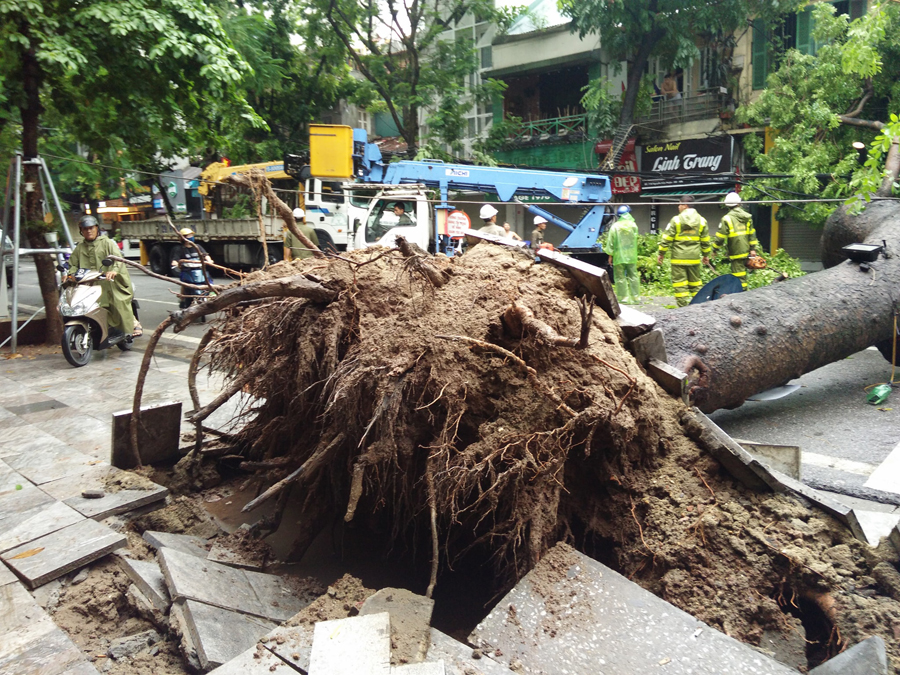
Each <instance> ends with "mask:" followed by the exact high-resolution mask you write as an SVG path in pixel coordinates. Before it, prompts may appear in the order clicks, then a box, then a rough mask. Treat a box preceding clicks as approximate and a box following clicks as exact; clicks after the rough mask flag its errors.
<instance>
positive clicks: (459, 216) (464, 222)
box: [445, 211, 472, 238]
mask: <svg viewBox="0 0 900 675" xmlns="http://www.w3.org/2000/svg"><path fill="white" fill-rule="evenodd" d="M471 226H472V221H471V220H469V216H468V215H466V214H465V213H464V212H462V211H451V212H450V215H449V216H447V231H446V232H445V234H447V235H448V236H450V237H454V238H455V237H462V236H464V235H465V233H466V230H468V229H469V228H470V227H471Z"/></svg>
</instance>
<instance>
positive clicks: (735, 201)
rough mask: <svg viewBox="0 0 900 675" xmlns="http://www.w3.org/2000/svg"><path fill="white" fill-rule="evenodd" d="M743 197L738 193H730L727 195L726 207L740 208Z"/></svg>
mask: <svg viewBox="0 0 900 675" xmlns="http://www.w3.org/2000/svg"><path fill="white" fill-rule="evenodd" d="M740 205H741V196H740V195H739V194H738V193H737V192H729V193H728V194H727V195H725V206H740Z"/></svg>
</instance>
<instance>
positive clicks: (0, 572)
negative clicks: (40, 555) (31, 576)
mask: <svg viewBox="0 0 900 675" xmlns="http://www.w3.org/2000/svg"><path fill="white" fill-rule="evenodd" d="M18 580H19V579H18V578H17V577H16V575H15V574H13V573H12V570H11V569H9V568H8V567H7V566H6V565H4V564H3V563H0V586H6V584H13V583H15V582H17V581H18Z"/></svg>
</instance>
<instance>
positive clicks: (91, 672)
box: [59, 661, 100, 675]
mask: <svg viewBox="0 0 900 675" xmlns="http://www.w3.org/2000/svg"><path fill="white" fill-rule="evenodd" d="M59 675H100V671H99V670H97V669H96V668H94V666H93V665H92V664H91V663H90V662H89V661H79V662H78V663H75V664H72V665H71V666H69V667H68V668H66V669H65V670H64V671H62V672H61V673H59Z"/></svg>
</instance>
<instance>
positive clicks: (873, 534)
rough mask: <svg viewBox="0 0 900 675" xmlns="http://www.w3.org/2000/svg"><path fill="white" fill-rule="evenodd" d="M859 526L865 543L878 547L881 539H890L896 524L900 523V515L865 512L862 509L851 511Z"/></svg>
mask: <svg viewBox="0 0 900 675" xmlns="http://www.w3.org/2000/svg"><path fill="white" fill-rule="evenodd" d="M853 512H854V513H855V514H856V519H857V520H858V521H859V526H860V527H861V528H862V531H863V535H864V536H865V541H866V542H867V543H868V544H869V545H870V546H878V543H879V542H880V541H881V538H882V537H890V536H891V530H893V529H894V528H895V527H896V526H897V524H898V523H900V514H897V513H884V512H881V511H866V510H864V509H853Z"/></svg>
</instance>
